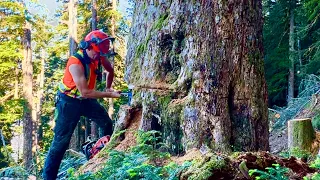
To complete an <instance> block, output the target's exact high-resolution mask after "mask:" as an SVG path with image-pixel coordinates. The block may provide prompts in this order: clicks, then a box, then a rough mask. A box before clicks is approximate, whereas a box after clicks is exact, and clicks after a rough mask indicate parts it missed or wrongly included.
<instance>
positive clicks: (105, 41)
mask: <svg viewBox="0 0 320 180" xmlns="http://www.w3.org/2000/svg"><path fill="white" fill-rule="evenodd" d="M84 40H85V41H86V42H89V43H90V45H91V46H92V48H93V50H94V51H95V52H100V54H107V53H108V52H109V47H110V41H109V37H108V35H107V34H106V33H104V32H102V31H100V30H94V31H91V32H90V33H89V34H88V35H87V36H86V37H85V38H84Z"/></svg>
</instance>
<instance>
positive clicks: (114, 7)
mask: <svg viewBox="0 0 320 180" xmlns="http://www.w3.org/2000/svg"><path fill="white" fill-rule="evenodd" d="M116 10H117V0H112V11H116ZM110 32H111V36H112V37H115V19H114V17H113V16H112V17H111V30H110ZM111 64H112V66H114V62H111ZM113 113H114V103H113V99H112V98H109V108H108V114H109V116H110V118H111V119H112V117H113Z"/></svg>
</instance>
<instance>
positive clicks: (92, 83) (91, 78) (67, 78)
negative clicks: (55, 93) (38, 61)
mask: <svg viewBox="0 0 320 180" xmlns="http://www.w3.org/2000/svg"><path fill="white" fill-rule="evenodd" d="M78 54H79V55H81V56H82V57H83V53H82V51H78ZM72 64H78V65H80V66H81V67H82V69H83V70H84V68H87V84H88V88H89V89H95V87H96V79H97V74H96V73H95V70H96V69H97V68H98V65H99V62H98V61H92V62H91V63H90V64H87V65H86V67H83V65H82V63H81V61H80V60H79V59H78V58H76V57H75V56H71V57H70V58H69V60H68V62H67V66H66V69H65V71H64V76H63V78H62V82H61V83H60V85H59V90H60V92H62V93H64V94H66V95H68V96H71V97H76V98H79V97H81V95H80V92H79V91H78V90H77V87H76V84H75V82H74V80H73V78H72V75H71V73H70V71H69V67H70V66H71V65H72Z"/></svg>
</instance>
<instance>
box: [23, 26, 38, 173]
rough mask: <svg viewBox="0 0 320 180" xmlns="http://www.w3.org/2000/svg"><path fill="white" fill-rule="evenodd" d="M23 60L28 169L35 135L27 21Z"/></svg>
mask: <svg viewBox="0 0 320 180" xmlns="http://www.w3.org/2000/svg"><path fill="white" fill-rule="evenodd" d="M23 48H24V50H23V56H24V57H23V62H22V76H23V97H24V99H25V100H26V102H25V110H24V114H23V160H24V163H25V164H24V166H25V168H26V169H27V170H30V169H31V166H32V145H33V142H34V139H33V137H35V136H33V132H34V129H33V119H32V111H33V97H32V88H33V79H32V74H33V67H32V50H31V24H30V23H29V22H27V21H26V23H25V27H24V37H23Z"/></svg>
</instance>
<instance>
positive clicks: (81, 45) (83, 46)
mask: <svg viewBox="0 0 320 180" xmlns="http://www.w3.org/2000/svg"><path fill="white" fill-rule="evenodd" d="M89 46H90V42H88V41H83V40H82V41H80V43H79V45H78V47H79V48H80V49H88V48H89Z"/></svg>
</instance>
